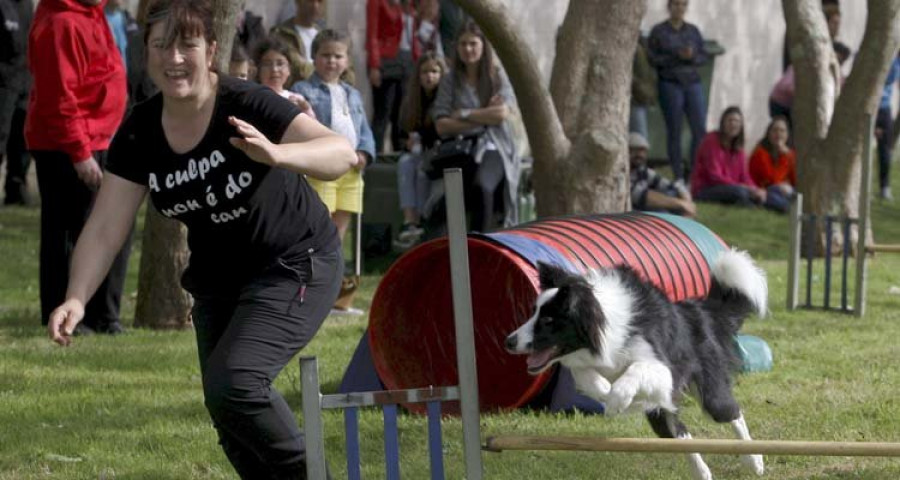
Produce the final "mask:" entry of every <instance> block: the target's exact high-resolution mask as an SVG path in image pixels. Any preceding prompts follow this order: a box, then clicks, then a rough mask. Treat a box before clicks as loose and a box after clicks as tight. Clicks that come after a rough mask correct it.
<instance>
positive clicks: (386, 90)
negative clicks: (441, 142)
mask: <svg viewBox="0 0 900 480" xmlns="http://www.w3.org/2000/svg"><path fill="white" fill-rule="evenodd" d="M405 95H406V78H405V77H404V78H386V79H383V80H382V81H381V86H379V87H372V103H373V105H372V107H373V108H372V110H373V112H372V135H373V136H374V137H375V152H376V153H384V134H385V132H387V127H388V124H389V123H390V125H391V146H392V148H393V149H394V151H395V152H399V151H401V150H403V149H404V146H403V144H402V143H401V142H400V104H401V102H403V97H404V96H405Z"/></svg>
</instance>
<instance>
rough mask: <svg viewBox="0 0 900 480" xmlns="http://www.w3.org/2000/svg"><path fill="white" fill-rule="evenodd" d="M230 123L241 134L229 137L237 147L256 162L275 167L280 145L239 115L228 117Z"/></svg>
mask: <svg viewBox="0 0 900 480" xmlns="http://www.w3.org/2000/svg"><path fill="white" fill-rule="evenodd" d="M228 123H230V124H232V125H234V126H235V128H237V132H238V135H240V137H231V138H229V139H228V141H229V142H231V144H232V145H233V146H234V147H235V148H237V149H239V150H240V151H242V152H244V153H245V154H246V155H247V156H248V157H250V159H251V160H253V161H254V162H259V163H263V164H266V165H270V166H273V167H275V166H277V165H278V157H277V155H278V146H277V145H275V144H274V143H272V142H270V141H269V139H268V138H266V136H265V135H263V134H262V132H260V131H259V130H257V129H256V127H254V126H253V125H250V124H249V123H247V122H245V121H243V120H241V119H239V118H237V117H228Z"/></svg>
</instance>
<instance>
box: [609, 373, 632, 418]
mask: <svg viewBox="0 0 900 480" xmlns="http://www.w3.org/2000/svg"><path fill="white" fill-rule="evenodd" d="M637 391H638V385H637V382H635V381H632V380H631V379H629V378H625V377H623V378H620V379H619V380H618V381H617V382H616V383H615V384H613V386H612V389H611V390H610V392H609V396H608V397H607V400H606V413H607V414H610V415H619V414H622V413H625V412H626V411H627V410H628V407H630V406H631V403H632V402H633V401H634V396H635V395H637Z"/></svg>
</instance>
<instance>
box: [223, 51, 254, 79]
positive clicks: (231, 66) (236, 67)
mask: <svg viewBox="0 0 900 480" xmlns="http://www.w3.org/2000/svg"><path fill="white" fill-rule="evenodd" d="M255 73H256V72H254V75H253V77H256V74H255ZM228 74H229V75H231V76H232V77H234V78H240V79H241V80H250V77H251V75H250V56H249V55H247V49H245V48H244V47H243V46H242V45H239V44H235V45H234V46H233V47H232V48H231V59H230V60H229V61H228Z"/></svg>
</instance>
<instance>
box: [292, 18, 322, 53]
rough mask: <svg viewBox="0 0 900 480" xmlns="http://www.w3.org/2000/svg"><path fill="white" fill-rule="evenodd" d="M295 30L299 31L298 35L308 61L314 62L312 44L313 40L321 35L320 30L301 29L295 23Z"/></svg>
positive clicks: (314, 28) (313, 28) (312, 28)
mask: <svg viewBox="0 0 900 480" xmlns="http://www.w3.org/2000/svg"><path fill="white" fill-rule="evenodd" d="M294 30H296V31H297V35H300V40H301V41H302V42H303V49H304V50H305V51H306V60H307V61H309V62H312V61H313V59H312V42H313V39H314V38H316V35H318V34H319V29H318V28H316V27H301V26H300V25H297V24H296V23H295V24H294Z"/></svg>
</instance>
